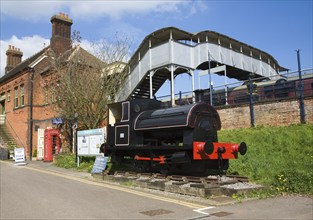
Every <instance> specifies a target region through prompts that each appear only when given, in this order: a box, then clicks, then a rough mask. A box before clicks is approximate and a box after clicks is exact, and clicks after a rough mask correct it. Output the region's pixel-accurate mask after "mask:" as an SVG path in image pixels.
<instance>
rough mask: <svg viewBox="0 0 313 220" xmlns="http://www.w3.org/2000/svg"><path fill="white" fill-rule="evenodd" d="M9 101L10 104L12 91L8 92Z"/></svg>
mask: <svg viewBox="0 0 313 220" xmlns="http://www.w3.org/2000/svg"><path fill="white" fill-rule="evenodd" d="M7 100H8V102H9V101H11V91H10V90H8V95H7Z"/></svg>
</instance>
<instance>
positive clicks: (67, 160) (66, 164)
mask: <svg viewBox="0 0 313 220" xmlns="http://www.w3.org/2000/svg"><path fill="white" fill-rule="evenodd" d="M54 164H55V165H56V166H57V167H63V168H66V169H70V168H76V167H77V163H76V161H75V154H67V153H61V154H59V155H58V156H57V157H56V158H55V160H54Z"/></svg>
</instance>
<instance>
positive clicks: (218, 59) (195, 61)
mask: <svg viewBox="0 0 313 220" xmlns="http://www.w3.org/2000/svg"><path fill="white" fill-rule="evenodd" d="M195 70H210V73H216V74H219V75H225V77H226V76H227V77H229V78H236V79H238V80H247V79H248V78H249V77H252V78H254V77H266V78H269V79H276V78H279V77H280V76H279V72H281V71H286V70H287V69H285V68H284V67H281V66H280V65H279V64H278V62H277V61H276V60H275V59H274V58H273V57H272V56H271V55H270V54H268V53H266V52H264V51H262V50H259V49H257V48H254V47H252V46H250V45H247V44H245V43H243V42H240V41H237V40H235V39H232V38H230V37H228V36H225V35H222V34H219V33H217V32H213V31H202V32H199V33H196V34H192V33H189V32H186V31H183V30H180V29H177V28H175V27H168V28H163V29H160V30H157V31H155V32H153V33H151V34H150V35H148V36H147V37H146V38H145V39H144V40H143V42H142V43H141V44H140V46H139V48H138V49H137V51H136V52H135V53H134V55H133V56H132V58H131V59H130V61H129V62H128V65H127V66H126V67H125V69H124V71H127V72H128V78H127V80H126V82H125V84H124V85H122V86H121V88H122V89H121V90H120V91H119V93H118V94H117V96H116V98H115V101H124V100H127V99H131V98H153V97H154V96H155V94H156V92H157V91H158V90H159V89H160V87H161V86H162V85H163V84H164V82H165V81H166V80H170V82H171V97H172V104H173V103H174V79H175V77H176V76H177V75H179V74H182V73H188V74H189V75H190V76H191V77H192V80H191V82H190V83H191V84H192V89H193V90H194V81H195V80H194V71H195Z"/></svg>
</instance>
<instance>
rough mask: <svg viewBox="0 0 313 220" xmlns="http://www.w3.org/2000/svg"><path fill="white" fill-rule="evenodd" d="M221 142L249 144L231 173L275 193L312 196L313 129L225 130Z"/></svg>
mask: <svg viewBox="0 0 313 220" xmlns="http://www.w3.org/2000/svg"><path fill="white" fill-rule="evenodd" d="M219 141H220V142H242V141H244V142H246V143H247V145H248V151H247V154H246V155H244V156H241V155H239V158H238V160H231V161H230V168H229V170H228V172H230V173H238V174H240V175H246V176H248V177H249V179H250V180H251V181H254V182H256V183H260V184H263V185H265V186H267V187H269V188H270V189H271V190H273V191H276V193H280V194H284V193H304V194H313V183H312V182H313V170H312V168H313V167H312V158H313V126H312V125H292V126H287V127H256V128H250V129H236V130H222V131H220V132H219Z"/></svg>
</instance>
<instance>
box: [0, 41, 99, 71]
mask: <svg viewBox="0 0 313 220" xmlns="http://www.w3.org/2000/svg"><path fill="white" fill-rule="evenodd" d="M49 44H50V39H45V38H42V37H40V36H38V35H34V36H30V37H29V36H28V37H22V38H18V37H16V36H15V35H13V36H12V37H11V38H10V39H8V40H1V41H0V45H1V51H0V54H1V55H0V58H1V71H0V77H2V76H3V75H4V70H5V66H6V54H5V53H6V51H7V49H8V47H9V45H12V46H14V47H15V48H19V49H20V50H21V51H22V52H23V57H22V62H23V61H24V60H26V59H27V58H29V57H31V56H33V55H35V54H36V53H38V52H39V51H40V50H42V49H43V48H44V47H46V46H48V45H49ZM93 44H94V43H92V42H90V41H88V40H82V42H81V47H82V48H84V49H85V50H87V51H89V52H90V53H93V46H92V45H93Z"/></svg>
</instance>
